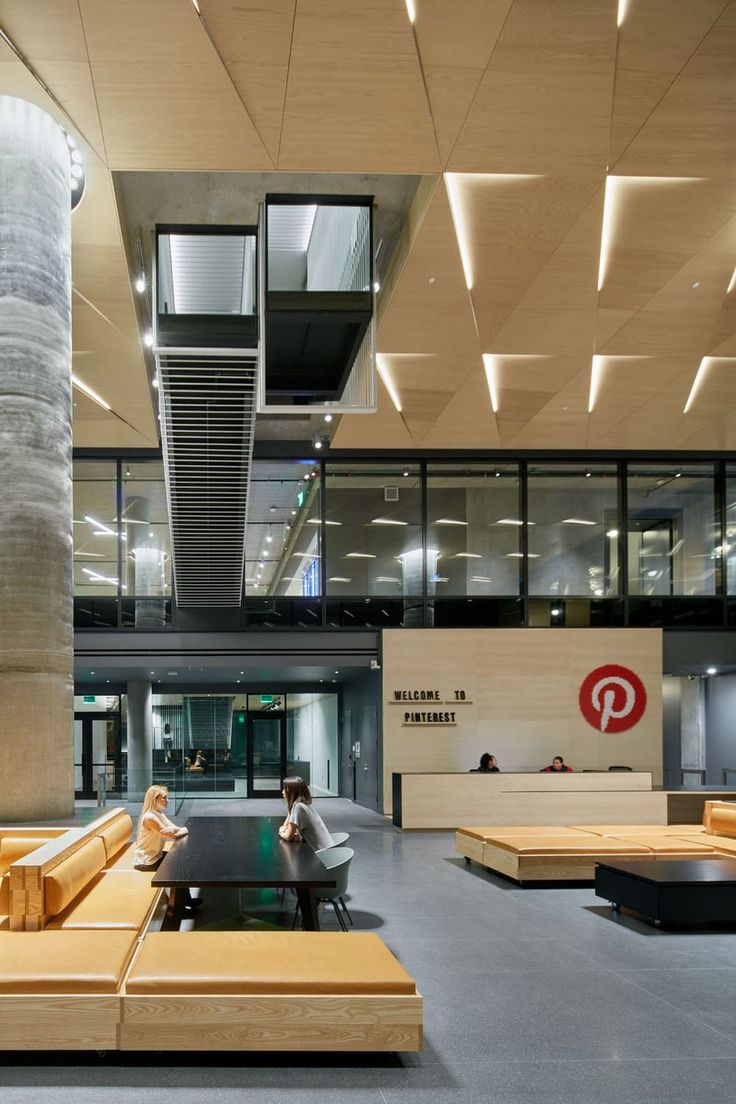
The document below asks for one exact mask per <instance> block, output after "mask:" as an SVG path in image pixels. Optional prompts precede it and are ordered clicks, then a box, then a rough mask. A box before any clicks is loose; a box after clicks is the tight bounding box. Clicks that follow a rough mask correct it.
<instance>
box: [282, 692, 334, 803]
mask: <svg viewBox="0 0 736 1104" xmlns="http://www.w3.org/2000/svg"><path fill="white" fill-rule="evenodd" d="M292 719H293V729H292V734H293V735H292V738H293V756H294V758H295V759H298V760H306V761H307V762H309V763H311V774H310V785H311V786H312V787H317V788H318V789H319V790H324V791H326V792H328V793H333V794H337V792H338V785H339V771H338V755H337V694H325V695H323V696H322V697H316V696H315V698H314V700H312V701H310V702H308V703H307V704H306V705H303V706H301V707H300V708H299V709H295V710H294V712H293V715H292ZM328 762H329V772H328V767H327V764H328ZM328 774H329V783H328Z"/></svg>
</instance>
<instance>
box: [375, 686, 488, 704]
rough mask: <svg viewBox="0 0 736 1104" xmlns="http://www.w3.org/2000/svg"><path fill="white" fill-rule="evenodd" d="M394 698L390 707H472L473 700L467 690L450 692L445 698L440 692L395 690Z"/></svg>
mask: <svg viewBox="0 0 736 1104" xmlns="http://www.w3.org/2000/svg"><path fill="white" fill-rule="evenodd" d="M392 694H393V697H390V698H389V700H388V703H389V705H403V704H404V703H405V702H437V704H439V703H440V702H441V703H443V704H445V705H472V704H473V699H472V698H469V697H468V693H467V690H450V692H449V694H448V696H447V697H444V695H443V693H442V691H440V690H435V689H432V690H427V689H424V690H393V691H392Z"/></svg>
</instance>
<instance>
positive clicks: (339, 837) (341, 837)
mask: <svg viewBox="0 0 736 1104" xmlns="http://www.w3.org/2000/svg"><path fill="white" fill-rule="evenodd" d="M330 835H331V836H332V847H342V845H343V844H344V843H347V842H348V840H349V839H350V833H349V832H330ZM322 850H323V851H331V850H332V848H331V847H323V848H322Z"/></svg>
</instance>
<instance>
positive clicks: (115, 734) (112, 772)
mask: <svg viewBox="0 0 736 1104" xmlns="http://www.w3.org/2000/svg"><path fill="white" fill-rule="evenodd" d="M120 764H121V746H120V716H119V714H117V713H103V712H99V713H92V712H84V713H75V714H74V796H75V797H76V798H79V799H87V800H89V799H92V798H96V797H98V796H100V797H101V796H102V793H111V792H119V790H120ZM100 776H102V777H100Z"/></svg>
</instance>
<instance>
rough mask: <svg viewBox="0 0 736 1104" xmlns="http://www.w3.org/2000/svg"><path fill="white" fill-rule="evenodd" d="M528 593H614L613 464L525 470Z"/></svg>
mask: <svg viewBox="0 0 736 1104" xmlns="http://www.w3.org/2000/svg"><path fill="white" fill-rule="evenodd" d="M528 503H529V508H528V512H529V516H528V524H529V593H530V594H540V595H542V594H548V595H553V596H554V595H560V596H562V595H568V594H569V595H576V596H579V597H584V598H603V597H608V596H609V595H615V594H618V592H619V587H620V580H619V564H618V530H619V524H618V494H617V480H616V466H615V464H590V465H585V466H583V465H578V464H534V465H533V466H531V465H530V467H529V482H528Z"/></svg>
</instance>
